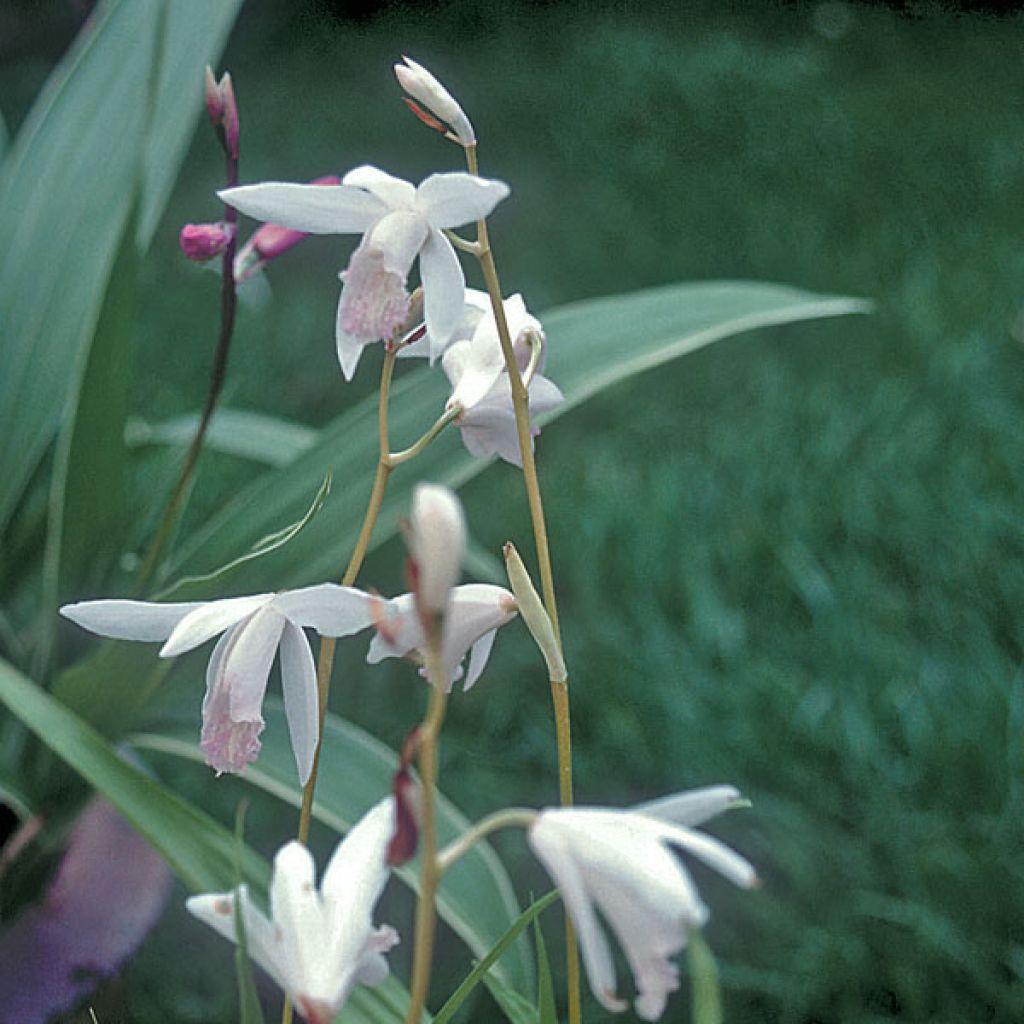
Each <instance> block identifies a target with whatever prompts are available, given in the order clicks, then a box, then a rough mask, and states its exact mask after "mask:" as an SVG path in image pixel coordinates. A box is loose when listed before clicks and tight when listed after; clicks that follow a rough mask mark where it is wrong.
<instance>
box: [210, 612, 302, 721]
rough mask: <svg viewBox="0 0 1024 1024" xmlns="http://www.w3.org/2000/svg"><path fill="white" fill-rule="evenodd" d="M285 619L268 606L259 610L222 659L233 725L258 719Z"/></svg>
mask: <svg viewBox="0 0 1024 1024" xmlns="http://www.w3.org/2000/svg"><path fill="white" fill-rule="evenodd" d="M286 621H287V620H286V619H285V617H284V616H283V615H281V614H280V612H277V611H275V610H274V609H273V608H272V607H270V606H268V607H266V608H261V609H260V610H259V611H258V612H256V613H255V614H254V615H253V617H252V618H251V619H249V621H248V622H246V623H245V624H244V625H243V626H242V627H241V628H240V630H239V632H238V637H237V639H236V640H235V642H234V644H233V645H232V647H231V649H230V650H229V651H228V653H227V655H226V657H225V658H224V685H225V686H226V687H227V690H228V693H229V694H230V695H231V717H232V718H233V719H234V720H235V721H236V722H256V721H260V720H262V714H261V712H262V708H263V695H264V694H265V693H266V690H267V677H268V676H269V675H270V666H271V665H273V663H274V655H275V654H276V653H277V645H278V643H279V642H280V640H281V631H282V630H283V629H284V624H285V622H286Z"/></svg>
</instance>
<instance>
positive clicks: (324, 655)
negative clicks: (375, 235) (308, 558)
mask: <svg viewBox="0 0 1024 1024" xmlns="http://www.w3.org/2000/svg"><path fill="white" fill-rule="evenodd" d="M396 354H397V353H396V351H395V350H394V349H393V348H391V347H389V348H388V349H387V351H386V352H385V353H384V365H383V367H382V368H381V373H380V398H379V400H378V403H377V434H378V440H379V448H380V452H379V457H378V459H377V473H376V475H375V476H374V478H373V487H372V489H371V490H370V500H369V501H368V502H367V505H366V512H365V514H364V515H363V525H362V526H361V527H360V530H359V536H358V538H357V539H356V546H355V548H354V549H353V551H352V556H351V557H350V558H349V560H348V565H347V566H346V568H345V574H344V575H343V576H342V578H341V585H342V586H343V587H351V586H352V584H353V583H355V581H356V577H357V576H358V575H359V570H360V569H361V568H362V567H363V560H364V559H365V558H366V552H367V550H368V549H369V547H370V538H371V537H372V536H373V528H374V526H376V524H377V517H378V516H379V515H380V509H381V505H382V504H383V503H384V492H385V491H386V490H387V486H388V478H389V477H390V476H391V464H390V462H389V452H388V447H389V444H390V442H389V440H388V402H389V400H390V397H391V375H392V374H393V373H394V369H395V356H396ZM335 646H336V641H335V638H334V637H331V636H325V637H323V638H322V639H321V641H320V652H319V656H318V658H317V665H316V687H317V695H318V703H319V726H318V729H317V741H316V751H315V752H314V754H313V768H312V770H311V771H310V773H309V779H308V780H307V781H306V785H305V786H304V787H303V790H302V807H301V809H300V810H299V827H298V829H297V830H296V838H297V839H298V840H299V842H300V843H306V842H308V840H309V828H310V824H311V822H312V819H313V794H314V793H315V791H316V780H317V775H318V774H319V771H320V750H321V748H322V746H323V741H324V722H325V721H326V719H327V702H328V698H329V697H330V693H331V670H332V669H333V668H334V648H335ZM281 1024H292V1004H291V1001H290V1000H289V999H287V998H286V999H285V1001H284V1009H283V1011H282V1013H281Z"/></svg>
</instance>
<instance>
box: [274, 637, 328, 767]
mask: <svg viewBox="0 0 1024 1024" xmlns="http://www.w3.org/2000/svg"><path fill="white" fill-rule="evenodd" d="M281 692H282V693H283V695H284V714H285V718H286V720H287V722H288V735H289V736H290V737H291V741H292V751H293V753H294V754H295V767H296V769H297V770H298V773H299V784H300V785H301V786H305V785H306V783H307V782H308V781H309V776H310V773H311V772H312V771H313V757H314V755H315V754H316V743H317V737H318V735H319V731H320V699H319V693H318V690H317V683H316V665H315V663H314V662H313V652H312V651H311V650H310V649H309V641H308V640H307V639H306V634H305V633H303V632H302V630H301V629H300V628H299V627H298V626H296V625H295V623H293V622H291V621H290V620H288V619H285V623H284V631H283V632H282V634H281Z"/></svg>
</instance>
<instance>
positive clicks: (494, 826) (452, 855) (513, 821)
mask: <svg viewBox="0 0 1024 1024" xmlns="http://www.w3.org/2000/svg"><path fill="white" fill-rule="evenodd" d="M536 820H537V812H536V811H534V810H532V809H531V808H529V807H505V808H503V809H502V810H500V811H495V812H494V813H493V814H488V815H487V817H486V818H481V819H480V820H479V821H478V822H477V823H476V824H475V825H474V826H473V827H472V828H470V829H468V830H467V831H466V832H464V833H463V834H462V835H461V836H459V838H458V839H456V840H454V841H453V842H451V843H449V844H448V845H447V846H446V847H445V848H444V849H443V850H442V851H441V852H440V853H439V854H438V855H437V866H438V870H439V871H440V873H441V874H442V875H443V874H444V873H445V872H446V871H447V870H448V869H449V868H450V867H451V866H452V865H453V864H454V863H455V862H456V861H457V860H458V859H459V858H460V857H464V856H465V855H466V854H467V853H469V851H470V850H472V849H473V847H474V846H476V844H477V843H479V842H480V841H481V840H483V839H486V838H487V836H489V835H490V834H491V833H492V832H497V831H498V829H499V828H529V827H530V826H531V825H532V824H533V823H534V822H535V821H536Z"/></svg>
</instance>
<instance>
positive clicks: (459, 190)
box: [218, 166, 509, 380]
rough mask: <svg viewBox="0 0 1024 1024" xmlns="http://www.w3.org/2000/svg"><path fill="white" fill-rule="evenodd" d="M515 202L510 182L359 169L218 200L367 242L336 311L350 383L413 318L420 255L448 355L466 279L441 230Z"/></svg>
mask: <svg viewBox="0 0 1024 1024" xmlns="http://www.w3.org/2000/svg"><path fill="white" fill-rule="evenodd" d="M508 194H509V188H508V186H507V185H506V184H505V183H504V182H500V181H492V180H489V179H486V178H480V177H477V176H476V175H472V174H465V173H463V172H452V173H446V174H432V175H430V177H428V178H426V179H425V180H424V181H423V182H421V183H420V185H419V186H413V185H412V184H411V183H410V182H408V181H403V180H402V179H401V178H395V177H392V176H391V175H390V174H387V173H385V172H384V171H381V170H379V169H378V168H376V167H370V166H362V167H357V168H355V169H354V170H352V171H349V172H348V174H346V175H345V177H344V178H343V179H342V184H340V185H295V184H288V183H282V182H265V183H263V184H259V185H243V186H242V187H240V188H230V189H225V190H224V191H222V192H220V193H218V195H219V196H220V197H221V199H223V200H224V202H226V203H228V204H229V205H230V206H233V207H235V208H236V209H238V210H241V212H242V213H245V214H248V215H249V216H250V217H255V218H256V219H257V220H264V221H272V222H273V223H275V224H280V225H282V226H284V227H286V228H291V229H293V230H295V231H304V232H309V233H312V234H361V235H362V239H361V240H360V242H359V247H358V248H357V249H356V251H355V252H354V253H353V254H352V258H351V260H350V261H349V265H348V269H346V270H345V271H343V272H342V275H341V279H342V282H343V286H342V289H341V298H340V300H339V303H338V317H337V325H336V331H335V340H336V342H337V346H338V361H339V362H340V364H341V369H342V372H343V373H344V375H345V379H346V380H351V379H352V377H353V375H354V374H355V371H356V366H357V365H358V363H359V357H360V355H361V354H362V350H363V347H364V346H365V345H368V344H370V343H372V342H374V341H379V340H380V339H383V338H390V337H391V335H392V334H393V333H394V332H395V331H396V330H397V329H398V328H400V327H401V326H402V325H403V324H404V323H405V322H406V319H407V317H408V314H409V294H408V292H407V291H406V278H407V277H408V275H409V271H410V269H411V268H412V264H413V261H414V260H415V259H416V258H417V256H418V257H419V260H420V277H421V279H422V283H423V291H424V303H425V314H426V321H427V326H428V329H429V330H430V334H431V337H432V339H433V348H432V350H431V357H432V358H434V357H436V356H438V355H440V354H441V352H442V351H443V349H444V346H445V345H446V344H447V342H448V340H449V338H450V337H451V334H452V331H454V329H455V326H456V324H457V322H458V319H459V316H460V314H461V312H462V300H463V293H464V290H465V284H466V282H465V278H464V276H463V273H462V267H461V266H460V264H459V259H458V256H457V255H456V254H455V250H454V249H453V248H452V245H451V242H449V241H448V239H447V238H445V236H444V234H443V232H444V230H445V229H447V228H455V227H460V226H461V225H463V224H468V223H470V222H472V221H475V220H478V219H479V218H481V217H486V216H487V215H488V214H489V213H490V212H491V211H492V210H493V209H494V207H495V206H497V205H498V203H499V202H501V200H502V199H504V198H505V197H506V196H507V195H508Z"/></svg>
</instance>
